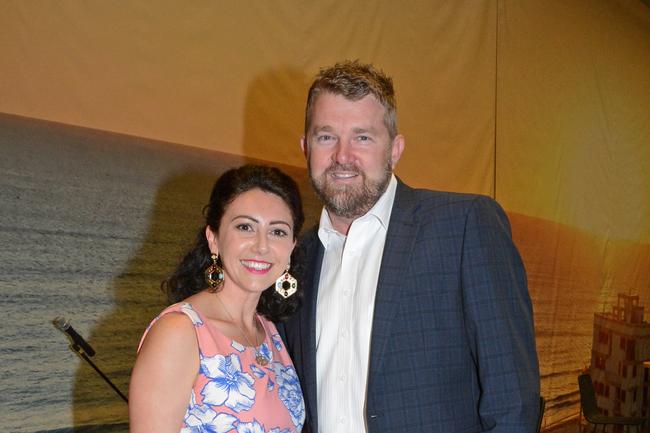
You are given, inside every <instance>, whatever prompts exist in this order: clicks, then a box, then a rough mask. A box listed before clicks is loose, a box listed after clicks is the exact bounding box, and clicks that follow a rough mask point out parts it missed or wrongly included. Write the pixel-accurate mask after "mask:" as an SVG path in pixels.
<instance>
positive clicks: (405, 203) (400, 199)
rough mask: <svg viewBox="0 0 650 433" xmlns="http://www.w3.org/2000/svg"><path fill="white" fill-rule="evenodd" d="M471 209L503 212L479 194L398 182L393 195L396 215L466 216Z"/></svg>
mask: <svg viewBox="0 0 650 433" xmlns="http://www.w3.org/2000/svg"><path fill="white" fill-rule="evenodd" d="M473 208H492V209H495V210H496V211H497V212H501V213H502V212H503V210H502V209H501V206H499V204H498V203H497V202H496V201H495V200H494V199H493V198H491V197H488V196H486V195H481V194H471V193H461V192H447V191H436V190H430V189H419V188H411V187H409V186H407V185H405V184H403V183H401V182H400V183H399V184H398V189H397V193H396V195H395V206H394V209H395V210H397V211H398V213H399V212H400V211H405V212H409V211H410V212H412V213H413V214H415V215H420V216H426V215H437V214H439V213H440V212H444V213H449V212H451V213H453V214H456V215H459V214H467V213H469V212H470V211H471V210H472V209H473Z"/></svg>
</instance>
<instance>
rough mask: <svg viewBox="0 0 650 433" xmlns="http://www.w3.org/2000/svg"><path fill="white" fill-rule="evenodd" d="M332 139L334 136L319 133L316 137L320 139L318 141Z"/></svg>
mask: <svg viewBox="0 0 650 433" xmlns="http://www.w3.org/2000/svg"><path fill="white" fill-rule="evenodd" d="M333 139H334V137H333V136H331V135H319V136H318V137H316V140H317V141H320V142H326V141H330V140H333Z"/></svg>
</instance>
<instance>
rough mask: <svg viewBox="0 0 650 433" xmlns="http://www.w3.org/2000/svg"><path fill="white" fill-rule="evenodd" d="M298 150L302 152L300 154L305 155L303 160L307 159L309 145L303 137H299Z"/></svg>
mask: <svg viewBox="0 0 650 433" xmlns="http://www.w3.org/2000/svg"><path fill="white" fill-rule="evenodd" d="M300 150H302V154H303V155H305V159H309V144H307V141H306V138H305V136H304V135H303V136H302V137H300Z"/></svg>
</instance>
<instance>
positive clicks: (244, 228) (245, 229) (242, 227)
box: [235, 224, 253, 232]
mask: <svg viewBox="0 0 650 433" xmlns="http://www.w3.org/2000/svg"><path fill="white" fill-rule="evenodd" d="M235 228H236V229H237V230H239V231H240V232H251V231H253V227H251V225H250V224H237V225H236V226H235Z"/></svg>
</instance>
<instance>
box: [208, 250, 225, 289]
mask: <svg viewBox="0 0 650 433" xmlns="http://www.w3.org/2000/svg"><path fill="white" fill-rule="evenodd" d="M210 258H211V259H212V263H211V264H210V266H208V268H207V269H206V270H205V282H206V283H208V290H210V291H211V292H214V291H216V290H219V289H220V288H221V286H223V269H222V268H221V266H219V265H218V264H217V260H218V259H219V254H212V255H211V256H210Z"/></svg>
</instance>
